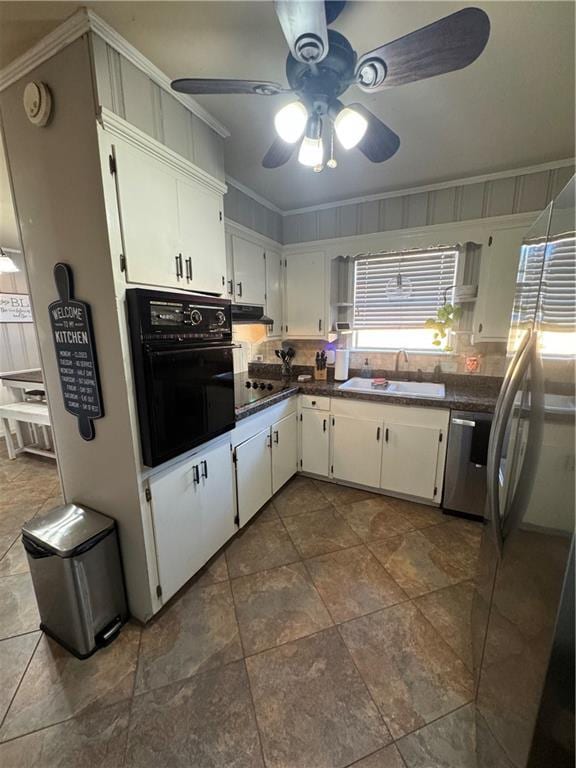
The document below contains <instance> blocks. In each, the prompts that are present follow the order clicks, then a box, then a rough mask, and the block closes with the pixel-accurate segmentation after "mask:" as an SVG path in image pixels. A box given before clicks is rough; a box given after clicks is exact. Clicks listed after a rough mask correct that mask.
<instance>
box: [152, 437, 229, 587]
mask: <svg viewBox="0 0 576 768" xmlns="http://www.w3.org/2000/svg"><path fill="white" fill-rule="evenodd" d="M149 489H150V496H151V498H150V503H151V508H152V519H153V524H154V540H155V543H156V558H157V562H158V574H159V580H160V584H159V586H160V588H161V597H162V601H163V602H166V600H168V599H169V598H170V597H172V595H173V594H174V593H175V592H177V591H178V590H179V589H180V587H182V586H183V585H184V584H185V583H186V582H187V581H188V579H190V578H191V577H192V576H193V575H194V574H195V573H196V572H197V571H198V570H199V569H200V568H201V567H202V566H203V565H204V564H205V563H206V562H207V561H208V560H209V559H210V558H211V557H212V555H213V554H214V553H215V552H217V551H218V550H219V549H220V547H221V546H222V545H223V544H225V543H226V541H227V540H228V539H229V538H230V537H231V536H232V535H233V534H234V532H235V530H236V529H235V526H234V504H233V476H232V463H231V461H230V445H229V443H223V444H222V445H219V446H216V447H214V448H212V449H210V450H208V451H206V452H205V453H201V454H197V455H196V456H194V457H192V458H190V459H188V460H186V461H184V462H182V463H181V464H178V465H177V466H176V467H174V468H172V469H169V470H167V471H166V472H163V473H161V474H159V475H155V476H152V477H151V478H150V480H149Z"/></svg>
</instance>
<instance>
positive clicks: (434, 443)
mask: <svg viewBox="0 0 576 768" xmlns="http://www.w3.org/2000/svg"><path fill="white" fill-rule="evenodd" d="M440 436H441V431H440V429H436V428H432V427H421V426H414V425H411V424H393V423H389V422H385V424H384V441H383V449H382V472H381V475H380V487H381V488H383V489H385V490H387V491H392V492H393V493H400V494H404V495H409V496H420V497H421V498H423V499H430V500H431V501H432V500H436V501H439V500H440V499H439V498H438V499H434V497H435V496H436V495H437V486H436V470H437V467H438V450H439V447H440Z"/></svg>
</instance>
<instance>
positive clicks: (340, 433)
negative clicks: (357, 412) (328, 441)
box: [332, 415, 382, 488]
mask: <svg viewBox="0 0 576 768" xmlns="http://www.w3.org/2000/svg"><path fill="white" fill-rule="evenodd" d="M381 464H382V422H381V421H376V420H374V421H372V420H368V419H357V418H355V417H353V416H339V415H338V416H333V417H332V476H333V477H334V478H336V479H338V480H346V481H347V482H349V483H356V484H358V485H369V486H372V487H374V488H377V487H379V485H380V467H381Z"/></svg>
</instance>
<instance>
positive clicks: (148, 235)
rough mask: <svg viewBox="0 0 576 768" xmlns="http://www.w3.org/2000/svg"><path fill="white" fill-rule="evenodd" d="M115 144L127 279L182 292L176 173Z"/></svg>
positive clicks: (142, 153)
mask: <svg viewBox="0 0 576 768" xmlns="http://www.w3.org/2000/svg"><path fill="white" fill-rule="evenodd" d="M114 144H115V156H116V169H117V170H116V179H117V181H116V184H117V187H116V188H117V195H118V207H119V210H120V221H121V226H122V238H123V244H124V256H125V259H126V276H127V279H128V280H129V281H130V282H133V283H144V284H145V285H161V286H168V287H180V285H181V282H182V281H181V279H180V278H179V274H180V269H179V261H178V252H179V251H178V245H179V232H178V198H177V192H176V179H175V178H174V172H173V171H172V170H171V169H170V168H168V167H166V166H165V165H164V164H163V163H161V162H160V161H158V160H155V159H154V158H152V157H150V155H148V154H146V153H145V152H142V151H140V150H138V149H136V148H135V147H132V146H131V145H130V144H127V143H125V142H123V141H121V140H120V139H116V140H115V141H114Z"/></svg>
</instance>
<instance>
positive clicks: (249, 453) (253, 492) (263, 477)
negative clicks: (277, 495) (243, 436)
mask: <svg viewBox="0 0 576 768" xmlns="http://www.w3.org/2000/svg"><path fill="white" fill-rule="evenodd" d="M270 441H271V436H270V427H267V428H266V429H263V430H262V431H261V432H258V434H256V435H254V436H253V437H251V438H249V439H248V440H246V441H244V442H243V443H240V445H238V446H236V459H235V461H236V490H237V494H238V524H239V525H240V527H242V526H243V525H246V523H247V522H248V520H250V518H251V517H253V516H254V515H255V514H256V512H258V510H259V509H260V508H261V507H263V506H264V504H266V502H267V501H268V499H269V498H270V497H271V496H272V454H271V451H270V444H271V443H270Z"/></svg>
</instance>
